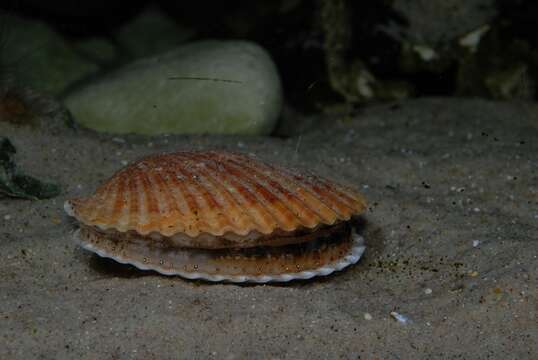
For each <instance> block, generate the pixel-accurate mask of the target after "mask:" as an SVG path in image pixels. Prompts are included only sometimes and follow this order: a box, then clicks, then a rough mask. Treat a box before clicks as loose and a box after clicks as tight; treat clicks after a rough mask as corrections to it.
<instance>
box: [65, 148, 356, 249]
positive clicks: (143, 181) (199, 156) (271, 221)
mask: <svg viewBox="0 0 538 360" xmlns="http://www.w3.org/2000/svg"><path fill="white" fill-rule="evenodd" d="M365 207H366V203H365V201H364V199H363V197H362V196H361V195H360V194H359V193H358V192H356V191H354V190H352V189H350V188H349V187H346V186H343V185H340V184H337V183H334V182H331V181H328V180H326V179H323V178H321V177H318V176H314V175H305V174H302V173H299V172H296V171H292V170H288V169H283V168H281V167H277V166H273V165H269V164H267V163H264V162H262V161H259V160H257V159H255V158H253V157H250V156H246V155H243V154H238V153H230V152H226V151H189V152H176V153H171V154H159V155H153V156H149V157H146V158H143V159H141V160H139V161H137V162H135V163H133V164H131V165H129V166H127V167H125V168H123V169H122V170H120V171H118V172H117V173H116V174H115V175H113V176H112V177H111V178H110V179H108V180H107V181H106V182H105V183H104V184H102V185H101V186H100V187H99V188H98V189H97V191H96V192H95V194H93V195H91V196H89V197H87V198H77V199H73V200H70V201H69V202H68V203H67V205H66V209H67V210H68V212H69V213H70V214H71V215H73V216H75V217H76V218H77V220H78V221H80V222H81V223H82V224H83V225H86V226H94V227H97V228H100V229H103V230H114V231H119V232H129V231H131V232H136V233H138V234H141V235H144V236H145V235H151V234H157V235H159V236H162V237H171V236H174V235H176V234H185V235H186V236H187V237H189V238H192V239H193V243H192V244H191V245H192V246H194V247H196V244H195V239H196V238H197V237H200V236H204V235H210V238H215V239H218V237H220V236H222V235H224V234H235V235H239V236H238V237H237V238H238V239H241V238H242V237H245V236H248V235H249V234H258V236H260V237H263V236H264V235H271V234H275V233H282V234H285V233H293V232H295V231H297V230H301V229H303V230H308V229H311V230H315V229H316V228H318V227H323V226H330V225H334V224H336V223H339V222H342V221H346V220H349V219H350V218H351V216H353V215H357V214H360V213H362V212H363V211H364V210H365ZM232 239H233V237H232ZM231 246H233V244H232V245H231ZM239 246H241V245H240V244H239ZM206 247H207V248H211V245H210V244H209V245H208V246H206Z"/></svg>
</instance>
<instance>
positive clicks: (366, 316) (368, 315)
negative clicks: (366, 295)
mask: <svg viewBox="0 0 538 360" xmlns="http://www.w3.org/2000/svg"><path fill="white" fill-rule="evenodd" d="M372 319H373V318H372V315H371V314H370V313H364V320H372Z"/></svg>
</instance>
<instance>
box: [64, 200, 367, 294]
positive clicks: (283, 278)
mask: <svg viewBox="0 0 538 360" xmlns="http://www.w3.org/2000/svg"><path fill="white" fill-rule="evenodd" d="M65 206H66V207H67V206H68V205H67V202H66V204H65ZM66 211H67V209H66ZM79 233H80V230H77V231H76V232H75V234H74V238H75V240H76V242H77V243H78V244H79V245H80V246H81V247H82V248H84V249H86V250H88V251H91V252H94V253H96V254H97V255H99V256H101V257H104V258H110V259H113V260H115V261H117V262H119V263H122V264H129V265H133V266H135V267H136V268H138V269H140V270H152V271H156V272H158V273H159V274H162V275H168V276H173V275H179V276H181V277H183V278H186V279H190V280H198V279H201V280H207V281H212V282H221V281H227V282H232V283H258V284H263V283H268V282H288V281H291V280H299V279H301V280H306V279H311V278H313V277H315V276H326V275H329V274H332V273H333V272H335V271H340V270H342V269H344V268H346V267H348V266H350V265H353V264H355V263H357V262H358V261H359V259H360V258H361V257H362V254H363V253H364V250H365V249H366V246H365V243H364V238H363V237H362V236H360V235H359V234H357V233H356V232H355V230H353V231H352V233H351V236H352V239H353V246H352V248H351V250H350V251H349V253H348V254H347V255H346V256H344V257H343V258H341V259H340V260H339V261H337V262H335V263H332V264H329V265H325V266H322V267H320V268H318V269H315V270H308V271H301V272H297V273H288V274H280V275H260V276H252V275H237V276H231V275H228V276H227V275H211V274H207V273H201V272H186V271H181V270H173V271H167V270H164V269H158V268H152V267H148V266H146V265H144V264H143V263H141V262H139V261H133V260H129V259H125V258H123V257H120V256H114V255H110V254H108V253H107V252H105V251H102V250H100V249H97V248H96V247H95V246H93V245H92V244H90V243H86V242H83V241H82V240H81V239H80V237H79Z"/></svg>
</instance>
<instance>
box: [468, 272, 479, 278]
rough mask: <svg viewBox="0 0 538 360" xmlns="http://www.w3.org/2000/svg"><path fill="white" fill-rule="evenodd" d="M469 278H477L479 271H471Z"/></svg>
mask: <svg viewBox="0 0 538 360" xmlns="http://www.w3.org/2000/svg"><path fill="white" fill-rule="evenodd" d="M469 276H470V277H477V276H478V271H469Z"/></svg>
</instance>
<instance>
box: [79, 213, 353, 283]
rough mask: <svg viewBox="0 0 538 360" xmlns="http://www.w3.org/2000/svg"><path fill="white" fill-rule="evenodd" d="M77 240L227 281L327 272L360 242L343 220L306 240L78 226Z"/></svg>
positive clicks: (142, 263)
mask: <svg viewBox="0 0 538 360" xmlns="http://www.w3.org/2000/svg"><path fill="white" fill-rule="evenodd" d="M75 237H76V239H77V241H78V242H79V243H80V245H81V246H82V247H83V248H85V249H87V250H89V251H92V252H95V253H96V254H98V255H100V256H102V257H107V258H111V259H114V260H116V261H118V262H120V263H124V264H131V265H134V266H136V267H137V268H139V269H142V270H154V271H157V272H159V273H161V274H164V275H179V276H182V277H185V278H189V279H205V280H209V281H230V282H257V283H265V282H285V281H290V280H293V279H309V278H312V277H314V276H322V275H328V274H330V273H332V272H334V271H338V270H341V269H343V268H345V267H347V266H349V265H351V264H354V263H356V262H357V261H358V260H359V258H360V257H361V255H362V253H363V252H364V241H363V239H362V237H360V236H359V235H357V234H356V233H355V232H354V230H352V229H351V226H350V225H349V224H348V223H347V222H342V223H339V224H337V225H333V226H328V227H325V228H323V229H320V230H317V231H315V232H313V233H311V237H312V239H311V240H310V241H306V242H301V243H296V244H289V245H281V246H258V247H249V248H230V249H194V248H186V247H178V246H174V245H172V243H171V241H168V240H167V239H166V238H161V239H155V238H151V237H149V236H142V235H134V236H133V234H127V233H119V232H114V233H110V232H105V231H102V230H100V229H98V228H96V227H92V226H82V227H81V228H80V229H79V230H78V231H77V232H76V234H75Z"/></svg>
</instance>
